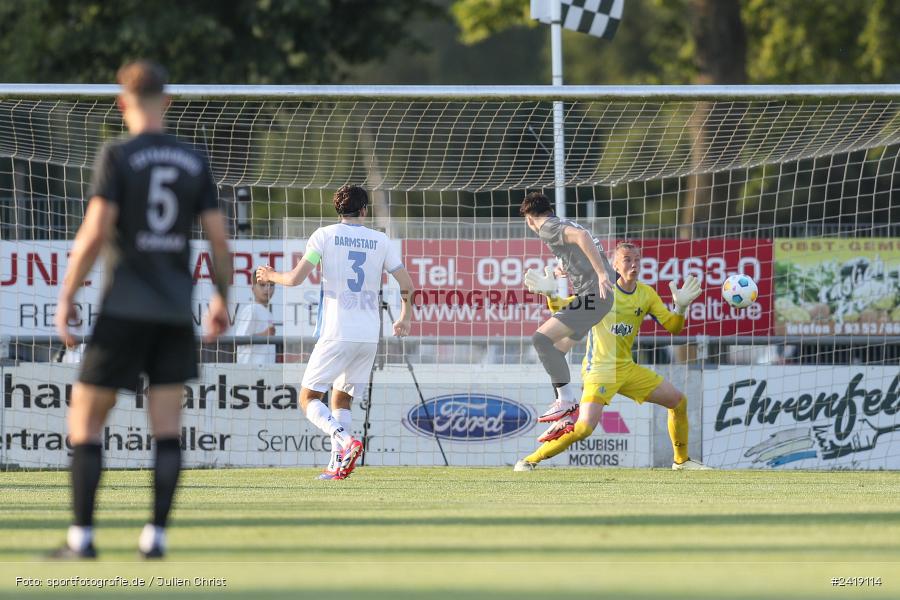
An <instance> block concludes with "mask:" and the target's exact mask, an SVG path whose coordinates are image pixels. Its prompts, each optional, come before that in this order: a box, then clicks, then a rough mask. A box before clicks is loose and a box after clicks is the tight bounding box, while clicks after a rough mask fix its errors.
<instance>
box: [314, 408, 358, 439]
mask: <svg viewBox="0 0 900 600" xmlns="http://www.w3.org/2000/svg"><path fill="white" fill-rule="evenodd" d="M306 418H307V419H309V422H310V423H312V424H313V425H315V426H316V427H318V428H319V429H321V430H322V432H323V433H325V434H326V435H330V436H331V439H333V440H335V441H337V443H338V444H339V445H340V446H341V447H342V448H346V447H347V445H348V444H350V441H351V440H352V439H353V438H352V437H351V436H350V432H349V431H344V428H343V427H341V424H340V423H338V422H337V419H335V418H334V417H332V416H331V412H329V410H328V407H327V406H325V404H323V403H322V401H321V400H310V402H309V404H307V405H306Z"/></svg>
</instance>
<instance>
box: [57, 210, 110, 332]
mask: <svg viewBox="0 0 900 600" xmlns="http://www.w3.org/2000/svg"><path fill="white" fill-rule="evenodd" d="M118 215H119V209H118V207H117V206H116V205H115V204H113V203H112V202H107V201H106V199H104V198H101V197H100V196H94V197H93V198H91V200H90V202H89V203H88V207H87V210H86V211H85V215H84V222H82V224H81V227H79V229H78V233H77V234H76V235H75V243H74V244H73V246H72V254H71V255H70V256H69V267H68V268H67V269H66V275H65V278H64V279H63V283H62V286H61V288H60V292H59V305H58V306H57V308H56V317H55V320H56V331H57V333H59V336H60V337H61V338H62V340H63V342H64V343H65V344H66V346H69V347H72V346H74V345H75V344H76V341H75V338H73V337H72V335H71V334H70V333H69V321H70V320H72V319H73V318H75V306H74V305H73V301H74V300H75V294H76V293H78V289H79V288H80V287H81V286H82V284H83V283H84V278H85V277H86V276H87V274H88V272H89V271H90V270H91V267H93V266H94V263H95V262H96V261H97V256H98V255H99V254H100V250H101V249H102V248H103V244H104V243H105V242H106V239H107V237H108V236H109V232H110V231H111V230H112V227H113V224H114V223H115V222H116V217H118Z"/></svg>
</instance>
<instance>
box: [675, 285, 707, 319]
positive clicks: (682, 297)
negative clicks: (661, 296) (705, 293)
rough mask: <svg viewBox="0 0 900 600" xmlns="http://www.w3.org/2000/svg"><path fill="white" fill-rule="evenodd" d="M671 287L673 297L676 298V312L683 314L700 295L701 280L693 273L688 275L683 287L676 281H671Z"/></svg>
mask: <svg viewBox="0 0 900 600" xmlns="http://www.w3.org/2000/svg"><path fill="white" fill-rule="evenodd" d="M669 289H670V290H671V291H672V299H673V300H675V312H676V313H678V314H679V315H681V316H684V313H686V312H687V309H688V306H690V305H691V302H693V301H694V300H696V299H697V296H699V295H700V291H701V290H700V281H699V280H697V278H696V277H694V276H693V275H688V276H687V277H686V278H685V280H684V284H683V285H682V286H681V289H678V286H677V285H675V282H674V281H670V282H669Z"/></svg>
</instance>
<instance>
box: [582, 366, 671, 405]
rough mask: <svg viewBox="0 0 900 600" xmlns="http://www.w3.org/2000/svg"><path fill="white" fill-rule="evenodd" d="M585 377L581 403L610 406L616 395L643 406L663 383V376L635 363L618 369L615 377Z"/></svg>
mask: <svg viewBox="0 0 900 600" xmlns="http://www.w3.org/2000/svg"><path fill="white" fill-rule="evenodd" d="M583 377H584V392H582V394H581V401H582V402H599V403H601V404H609V403H610V402H611V401H612V399H613V396H615V395H616V394H622V395H623V396H625V397H627V398H631V399H632V400H634V401H635V402H637V403H638V404H643V403H644V401H645V400H646V399H647V398H648V397H649V396H650V394H651V393H653V390H655V389H656V388H657V387H659V384H661V383H662V382H663V376H662V375H660V374H659V373H656V372H655V371H651V370H650V369H648V368H646V367H642V366H640V365H638V364H635V363H631V364H630V365H628V366H625V367H619V368H617V369H616V372H615V375H611V376H603V375H601V374H599V373H587V374H584V375H583Z"/></svg>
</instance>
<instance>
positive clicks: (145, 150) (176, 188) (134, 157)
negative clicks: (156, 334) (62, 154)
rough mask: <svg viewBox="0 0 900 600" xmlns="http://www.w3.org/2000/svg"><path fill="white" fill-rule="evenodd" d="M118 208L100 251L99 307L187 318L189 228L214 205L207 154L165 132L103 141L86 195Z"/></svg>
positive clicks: (169, 319)
mask: <svg viewBox="0 0 900 600" xmlns="http://www.w3.org/2000/svg"><path fill="white" fill-rule="evenodd" d="M94 196H100V197H102V198H104V199H106V201H108V202H112V203H114V204H116V205H117V206H118V208H119V214H118V218H117V220H116V224H115V232H114V233H113V235H112V236H111V238H110V240H109V242H108V243H107V246H106V248H105V249H104V251H105V259H106V261H105V264H106V272H105V274H104V292H103V300H102V305H101V312H102V313H103V314H108V315H111V316H115V317H121V318H127V319H132V320H137V321H151V322H159V323H172V324H189V323H190V322H191V291H192V290H193V277H192V273H191V269H190V265H189V262H190V243H189V240H190V237H191V227H192V225H193V223H194V220H195V218H196V216H197V215H198V214H199V213H201V212H203V211H205V210H207V209H214V208H218V201H217V193H216V185H215V183H214V182H213V179H212V175H211V173H210V170H209V165H208V164H207V161H206V159H205V158H204V157H203V156H202V155H201V154H200V153H198V152H197V151H195V150H194V149H192V148H191V147H190V146H188V145H187V144H184V143H182V142H180V141H178V139H176V138H175V137H174V136H171V135H168V134H166V133H142V134H139V135H136V136H134V137H131V138H128V139H125V140H122V141H117V142H113V143H110V144H107V145H105V146H104V147H103V148H102V149H101V150H100V153H99V155H98V157H97V161H96V163H95V165H94V177H93V181H92V184H91V197H94Z"/></svg>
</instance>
